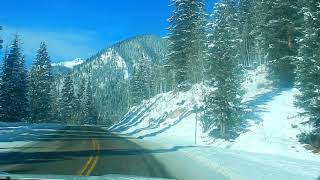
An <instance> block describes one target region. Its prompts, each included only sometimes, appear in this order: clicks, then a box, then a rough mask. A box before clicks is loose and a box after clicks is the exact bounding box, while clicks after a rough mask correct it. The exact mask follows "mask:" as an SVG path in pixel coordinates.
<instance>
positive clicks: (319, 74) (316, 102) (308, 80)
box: [296, 0, 320, 128]
mask: <svg viewBox="0 0 320 180" xmlns="http://www.w3.org/2000/svg"><path fill="white" fill-rule="evenodd" d="M303 3H304V4H303V6H304V7H303V14H304V19H305V23H304V25H303V30H304V31H303V36H302V39H301V40H300V47H301V48H300V50H299V57H300V58H299V59H298V61H297V70H296V72H297V87H298V88H299V90H300V92H301V95H299V96H298V98H297V103H296V104H297V105H298V106H299V107H301V108H303V109H304V110H305V111H306V113H307V114H308V115H309V116H310V121H311V122H312V123H313V124H314V125H315V127H317V128H320V81H319V79H320V68H319V67H320V54H319V52H320V2H319V1H317V0H308V1H303Z"/></svg>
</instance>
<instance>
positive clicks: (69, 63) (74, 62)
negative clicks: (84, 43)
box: [52, 58, 84, 69]
mask: <svg viewBox="0 0 320 180" xmlns="http://www.w3.org/2000/svg"><path fill="white" fill-rule="evenodd" d="M82 63H84V60H82V59H81V58H76V59H74V60H71V61H63V62H59V63H53V64H52V66H64V67H67V68H69V69H73V68H74V67H75V66H78V65H80V64H82Z"/></svg>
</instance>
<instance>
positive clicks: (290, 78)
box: [262, 0, 301, 87]
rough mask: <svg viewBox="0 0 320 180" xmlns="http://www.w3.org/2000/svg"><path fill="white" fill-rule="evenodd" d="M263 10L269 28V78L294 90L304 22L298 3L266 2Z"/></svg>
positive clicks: (266, 39) (266, 34)
mask: <svg viewBox="0 0 320 180" xmlns="http://www.w3.org/2000/svg"><path fill="white" fill-rule="evenodd" d="M263 7H264V11H265V12H264V15H265V22H264V23H265V25H264V28H263V29H262V31H263V35H264V43H265V44H264V47H265V49H266V52H267V55H268V56H267V65H268V71H269V78H270V79H271V80H272V81H273V82H274V84H275V85H276V86H278V87H292V86H293V84H294V81H295V74H294V70H295V65H294V61H295V60H296V58H297V55H298V54H297V53H298V48H299V47H298V45H297V42H296V39H297V37H299V26H300V25H299V23H300V20H301V18H300V16H299V13H298V12H299V9H298V0H281V1H280V0H263Z"/></svg>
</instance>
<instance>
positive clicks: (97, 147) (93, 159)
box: [78, 139, 100, 176]
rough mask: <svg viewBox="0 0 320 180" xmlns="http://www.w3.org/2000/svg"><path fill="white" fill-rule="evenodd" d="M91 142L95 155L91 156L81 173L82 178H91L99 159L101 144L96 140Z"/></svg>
mask: <svg viewBox="0 0 320 180" xmlns="http://www.w3.org/2000/svg"><path fill="white" fill-rule="evenodd" d="M91 142H92V147H93V151H94V152H95V153H94V154H93V155H91V156H90V158H89V159H88V160H87V162H86V164H85V165H84V166H83V167H82V169H81V170H80V171H79V173H78V175H80V176H90V174H91V173H92V171H93V169H94V168H95V167H96V165H97V162H98V159H99V151H100V144H99V142H97V140H95V139H93V140H92V141H91Z"/></svg>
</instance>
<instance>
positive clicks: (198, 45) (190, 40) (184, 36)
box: [168, 0, 205, 88]
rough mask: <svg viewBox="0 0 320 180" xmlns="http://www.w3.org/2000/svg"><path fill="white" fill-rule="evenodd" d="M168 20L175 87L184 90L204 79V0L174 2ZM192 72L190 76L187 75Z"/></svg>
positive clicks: (170, 56) (170, 63)
mask: <svg viewBox="0 0 320 180" xmlns="http://www.w3.org/2000/svg"><path fill="white" fill-rule="evenodd" d="M171 2H172V6H173V7H174V9H175V10H174V11H173V15H172V17H171V18H169V23H170V27H169V31H170V33H169V41H170V44H169V57H168V58H169V61H168V66H169V67H170V70H171V71H173V73H174V79H175V84H176V85H178V86H180V87H181V88H185V87H184V86H186V85H188V84H189V83H191V82H193V83H195V82H199V81H200V80H202V74H203V72H202V70H203V61H204V60H203V58H204V56H203V54H204V53H203V52H202V51H203V50H204V49H205V48H204V43H205V42H204V41H205V31H204V25H205V22H204V15H205V14H204V4H203V1H202V0H172V1H171ZM188 72H189V73H188Z"/></svg>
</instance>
